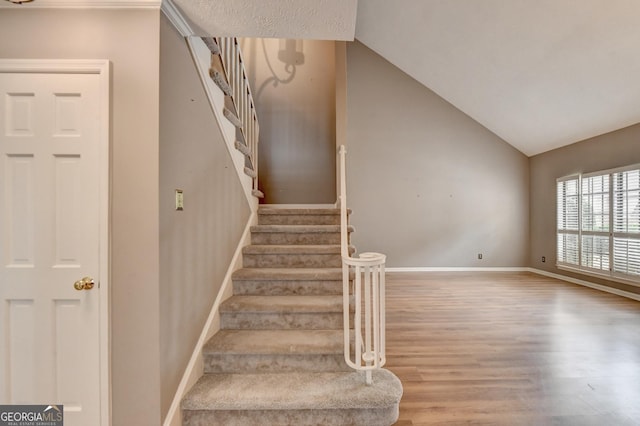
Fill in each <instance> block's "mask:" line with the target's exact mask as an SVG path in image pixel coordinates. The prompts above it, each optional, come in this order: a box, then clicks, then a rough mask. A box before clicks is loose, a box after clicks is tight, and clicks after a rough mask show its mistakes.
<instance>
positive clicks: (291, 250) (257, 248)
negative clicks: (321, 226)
mask: <svg viewBox="0 0 640 426" xmlns="http://www.w3.org/2000/svg"><path fill="white" fill-rule="evenodd" d="M242 253H244V254H265V255H278V254H340V245H339V244H320V245H304V244H297V245H292V244H272V245H271V244H252V245H249V246H245V247H244V248H243V249H242Z"/></svg>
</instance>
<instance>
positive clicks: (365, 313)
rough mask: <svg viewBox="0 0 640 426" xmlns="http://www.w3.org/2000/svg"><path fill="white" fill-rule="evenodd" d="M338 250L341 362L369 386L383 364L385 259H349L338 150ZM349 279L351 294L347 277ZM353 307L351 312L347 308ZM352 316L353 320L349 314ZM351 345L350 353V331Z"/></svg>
mask: <svg viewBox="0 0 640 426" xmlns="http://www.w3.org/2000/svg"><path fill="white" fill-rule="evenodd" d="M338 153H339V165H340V194H339V198H338V200H339V204H340V246H341V254H342V294H343V304H344V359H345V361H346V363H347V365H349V366H350V367H351V368H353V369H355V370H360V371H365V381H366V383H367V384H368V385H370V384H372V383H373V374H372V372H373V370H377V369H380V368H382V366H384V364H385V362H386V347H385V326H386V324H385V272H384V265H385V261H386V256H385V255H383V254H380V253H362V254H360V256H359V257H351V255H350V253H349V236H348V229H347V222H348V218H347V183H346V154H347V150H346V148H345V147H344V145H341V146H340V149H339V151H338ZM352 276H353V294H351V292H350V289H351V277H352ZM352 306H353V309H351V307H352ZM352 312H353V319H352V317H351V313H352ZM352 329H353V335H354V344H353V351H352V350H351V337H350V336H351V330H352Z"/></svg>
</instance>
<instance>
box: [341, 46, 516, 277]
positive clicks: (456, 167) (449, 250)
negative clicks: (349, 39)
mask: <svg viewBox="0 0 640 426" xmlns="http://www.w3.org/2000/svg"><path fill="white" fill-rule="evenodd" d="M470 78H472V77H471V75H470ZM347 140H348V145H347V151H348V153H347V158H348V159H347V185H348V204H349V207H350V208H352V209H353V215H352V218H351V223H352V224H353V225H354V226H355V229H356V232H355V233H354V235H353V241H354V244H355V246H356V247H357V249H358V251H360V252H362V251H379V252H382V253H385V254H387V266H389V267H426V266H431V267H438V266H440V267H456V266H458V267H464V266H468V267H490V266H524V265H526V264H527V263H528V259H529V253H528V247H529V166H528V159H527V157H525V156H524V155H523V154H522V153H520V152H519V151H517V150H516V149H514V148H513V147H511V146H510V145H508V144H507V143H506V142H504V141H503V140H501V139H500V138H498V137H497V136H496V135H494V134H493V133H491V132H489V131H488V130H486V129H485V128H484V127H482V126H481V125H479V124H478V123H477V122H475V121H474V120H472V119H471V118H469V117H468V116H466V115H465V114H463V113H462V112H460V111H459V110H457V109H456V108H455V107H453V106H452V105H451V104H449V103H447V102H446V101H444V100H443V99H442V98H440V97H439V96H437V95H436V94H435V93H433V92H432V91H430V90H429V89H427V88H425V87H424V86H422V85H421V84H419V83H417V82H416V81H415V80H413V79H412V78H410V77H409V76H407V75H406V74H404V73H403V72H402V71H400V70H399V69H397V68H396V67H394V66H393V65H391V64H390V63H388V62H387V61H386V60H385V59H383V58H382V57H380V56H379V55H377V54H376V53H374V52H373V51H371V50H370V49H368V48H367V47H365V46H364V45H362V44H360V43H359V42H356V43H351V44H349V46H348V50H347ZM478 253H482V254H483V260H478V259H477V255H478Z"/></svg>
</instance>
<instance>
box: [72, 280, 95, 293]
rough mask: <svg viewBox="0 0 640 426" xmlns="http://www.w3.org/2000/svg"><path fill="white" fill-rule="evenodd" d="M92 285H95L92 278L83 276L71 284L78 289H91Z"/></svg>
mask: <svg viewBox="0 0 640 426" xmlns="http://www.w3.org/2000/svg"><path fill="white" fill-rule="evenodd" d="M94 285H95V281H93V278H91V277H84V278H83V279H81V280H78V281H76V282H75V283H74V284H73V288H75V289H76V290H78V291H81V290H91V289H92V288H93V286H94Z"/></svg>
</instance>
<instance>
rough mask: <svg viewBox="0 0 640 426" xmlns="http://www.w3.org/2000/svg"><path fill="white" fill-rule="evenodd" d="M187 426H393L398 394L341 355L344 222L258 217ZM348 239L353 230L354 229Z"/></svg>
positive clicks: (264, 211)
mask: <svg viewBox="0 0 640 426" xmlns="http://www.w3.org/2000/svg"><path fill="white" fill-rule="evenodd" d="M258 217H259V219H258V225H257V226H255V227H253V228H252V230H251V241H252V245H250V246H247V247H245V248H244V250H243V264H244V265H243V266H244V268H243V269H240V270H238V271H237V272H236V273H235V274H234V276H233V292H234V295H233V296H232V297H231V298H229V299H228V300H227V301H225V302H224V303H223V304H222V305H221V306H220V318H221V320H220V321H221V330H220V331H219V332H218V333H217V334H216V335H214V336H213V337H212V338H211V340H210V341H209V342H208V343H207V344H206V345H205V347H204V349H203V357H204V369H205V374H204V375H203V376H202V378H201V379H200V380H199V381H198V382H197V383H196V384H195V385H194V387H193V388H192V389H191V390H190V391H189V393H188V394H187V395H186V396H185V398H184V399H183V401H182V413H183V425H185V426H204V425H230V426H232V425H242V426H245V425H391V424H393V423H394V422H395V421H396V419H397V417H398V405H399V402H400V397H401V395H402V385H401V384H400V381H399V380H398V379H397V378H396V376H394V375H393V374H392V373H391V372H389V371H387V370H380V371H377V372H374V384H373V385H372V386H367V385H365V383H364V373H360V372H354V371H353V370H351V369H350V368H348V367H347V365H346V363H345V361H344V355H343V330H342V327H343V325H342V324H343V307H342V271H341V269H340V267H341V257H340V227H339V223H340V214H339V210H337V209H273V208H261V209H260V210H259V215H258ZM350 231H351V230H350Z"/></svg>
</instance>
